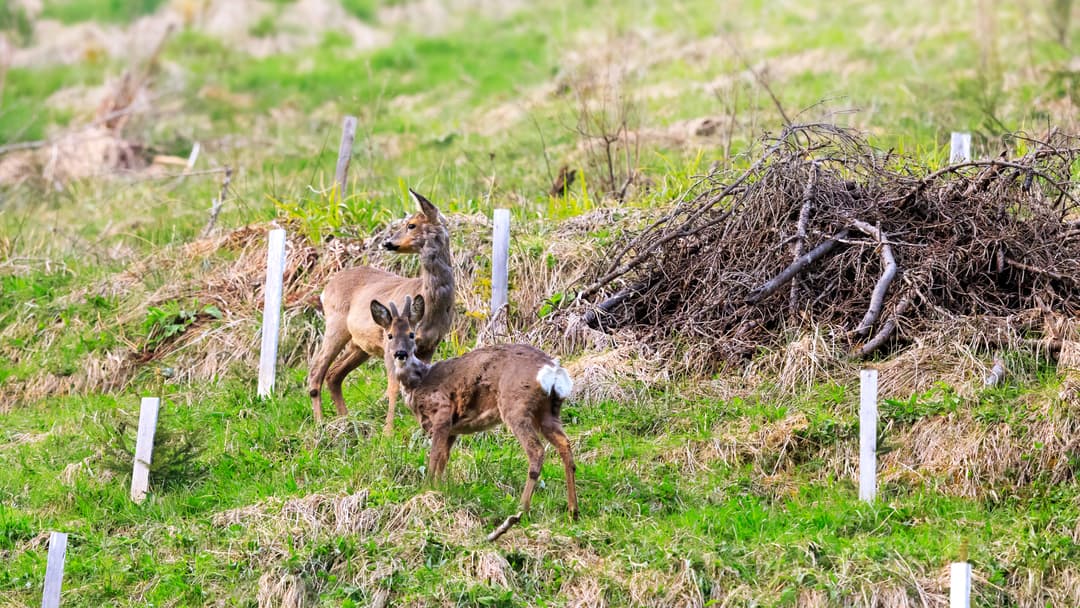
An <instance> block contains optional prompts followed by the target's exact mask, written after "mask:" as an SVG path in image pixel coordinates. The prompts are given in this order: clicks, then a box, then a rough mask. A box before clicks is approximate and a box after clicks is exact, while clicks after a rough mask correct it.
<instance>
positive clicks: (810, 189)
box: [791, 163, 821, 310]
mask: <svg viewBox="0 0 1080 608" xmlns="http://www.w3.org/2000/svg"><path fill="white" fill-rule="evenodd" d="M820 172H821V169H820V168H819V167H818V164H817V163H811V164H810V177H809V178H808V179H807V180H806V189H805V190H803V197H802V208H801V209H800V210H799V224H798V226H797V228H796V230H795V243H794V244H793V245H792V246H791V257H792V259H795V260H797V259H799V258H800V257H802V254H803V249H804V248H805V247H806V229H807V226H809V225H810V211H811V208H812V206H813V204H814V194H815V192H814V190H815V189H816V188H817V180H818V174H819V173H820ZM798 305H799V279H798V277H796V278H795V279H794V280H792V282H791V309H792V310H794V309H795V308H796V307H797V306H798Z"/></svg>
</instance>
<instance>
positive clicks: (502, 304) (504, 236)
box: [491, 209, 510, 335]
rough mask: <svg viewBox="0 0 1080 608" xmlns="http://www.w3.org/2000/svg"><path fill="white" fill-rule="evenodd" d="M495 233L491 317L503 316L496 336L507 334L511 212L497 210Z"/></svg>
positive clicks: (496, 329)
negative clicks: (506, 317)
mask: <svg viewBox="0 0 1080 608" xmlns="http://www.w3.org/2000/svg"><path fill="white" fill-rule="evenodd" d="M494 223H495V233H494V235H493V238H492V252H491V317H492V319H497V318H498V317H499V315H503V316H504V318H503V321H502V322H501V323H499V326H500V327H496V328H495V332H494V333H495V334H496V335H499V334H502V333H505V331H500V330H505V327H506V322H505V315H506V310H505V308H506V304H507V302H508V299H509V297H508V291H509V283H510V279H509V260H510V210H509V209H496V210H495V217H494Z"/></svg>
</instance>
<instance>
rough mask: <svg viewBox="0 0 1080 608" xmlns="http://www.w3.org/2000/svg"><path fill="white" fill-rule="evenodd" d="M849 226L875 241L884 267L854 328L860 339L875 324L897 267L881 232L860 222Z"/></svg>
mask: <svg viewBox="0 0 1080 608" xmlns="http://www.w3.org/2000/svg"><path fill="white" fill-rule="evenodd" d="M851 225H852V226H855V228H857V229H859V230H860V231H861V232H862V233H863V234H865V235H867V236H872V237H874V238H875V239H876V240H877V242H878V244H879V245H880V246H881V262H882V265H884V266H885V268H884V270H882V271H881V278H880V279H878V282H877V285H875V286H874V293H873V294H871V296H870V307H869V308H868V309H867V310H866V315H864V316H863V318H862V321H860V322H859V326H858V327H856V328H855V335H856V336H859V337H862V336H865V335H866V334H868V333H870V328H871V327H873V326H874V324H875V323H877V320H878V317H880V316H881V307H882V306H883V305H884V304H885V293H886V292H888V291H889V285H891V284H892V282H893V279H894V278H895V277H896V269H897V266H896V258H895V257H893V252H892V247H891V246H890V245H889V242H888V241H887V240H885V235H883V234H881V230H879V229H878V228H876V227H874V226H871V225H870V224H867V223H866V222H863V221H860V220H852V222H851Z"/></svg>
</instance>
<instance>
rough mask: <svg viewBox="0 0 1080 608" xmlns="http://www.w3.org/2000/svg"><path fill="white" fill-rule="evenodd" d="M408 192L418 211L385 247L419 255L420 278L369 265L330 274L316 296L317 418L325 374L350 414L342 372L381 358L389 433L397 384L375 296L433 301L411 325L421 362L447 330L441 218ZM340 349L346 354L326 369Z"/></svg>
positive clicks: (313, 389) (449, 309) (450, 292)
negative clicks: (375, 316)
mask: <svg viewBox="0 0 1080 608" xmlns="http://www.w3.org/2000/svg"><path fill="white" fill-rule="evenodd" d="M409 194H411V195H412V197H413V199H414V200H416V203H417V205H419V208H420V210H419V211H418V212H417V213H415V214H413V215H411V216H409V217H408V218H407V219H406V220H405V223H404V224H402V227H401V229H400V230H398V232H397V233H395V234H393V235H392V236H390V237H389V238H388V239H386V241H385V242H384V243H383V246H384V247H385V248H386V249H389V250H390V251H394V252H396V253H416V254H420V276H419V277H417V278H414V279H410V278H405V277H402V276H398V275H396V274H393V273H391V272H386V271H385V270H379V269H377V268H371V267H368V266H362V267H359V268H349V269H346V270H342V271H340V272H338V273H336V274H335V275H334V276H332V277H330V280H329V281H328V282H327V284H326V289H324V290H323V293H322V295H321V296H319V301H320V302H321V303H322V307H323V311H324V313H325V315H326V334H325V336H324V337H323V342H322V345H321V346H320V347H319V351H318V352H317V353H316V354H315V358H314V359H312V362H311V366H310V368H309V372H308V394H309V395H311V407H312V409H313V411H314V414H315V421H316V422H321V421H322V384H323V379H324V378H325V379H326V383H327V385H328V386H329V388H330V397H331V399H333V401H334V405H335V406H337V412H338V414H339V415H341V416H344V415H345V414H346V413H348V410H347V408H346V407H345V398H344V397H343V396H342V394H341V383H342V382H343V381H344V380H345V376H347V375H348V374H349V372H351V371H352V370H354V369H356V367H357V366H359V365H360V364H361V363H363V362H364V361H366V360H367V359H368V358H369V357H373V356H374V357H384V361H385V362H386V372H387V374H386V375H387V387H386V398H387V401H389V408H388V409H387V411H386V426H385V427H384V429H383V431H384V433H385V434H386V435H390V434H392V433H393V430H394V405H395V402H396V400H397V394H398V382H397V379H396V378H395V377H394V367H393V365H392V364H391V357H390V356H389V351H384V349H383V330H382V328H381V327H379V325H378V324H376V323H375V321H373V320H372V318H371V302H372V301H373V300H374V299H375V298H382V299H386V300H394V299H400V298H403V297H405V296H406V295H407V294H408V295H411V294H414V293H421V294H423V295H424V297H425V298H427V299H428V301H429V302H431V309H432V310H431V314H430V315H428V317H427V318H426V319H425V320H424V323H423V324H422V325H419V326H417V327H416V328H415V331H416V356H417V357H419V358H420V359H421V360H422V361H426V362H430V361H431V358H432V356H433V355H434V354H435V348H436V347H437V346H438V345H439V342H440V341H441V340H442V338H443V336H444V335H446V332H447V331H448V330H449V329H450V322H451V320H452V319H453V315H454V272H453V268H452V267H451V263H450V234H449V233H448V232H447V231H446V226H445V220H444V219H443V217H442V215H441V214H440V213H439V210H438V209H436V208H435V205H433V204H431V201H429V200H428V199H426V198H424V197H423V196H421V195H419V194H417V193H416V192H414V191H413V190H412V189H411V188H410V189H409ZM342 350H344V351H345V354H344V355H343V356H342V357H341V358H340V359H338V360H337V362H336V363H334V365H333V367H330V363H331V362H332V361H333V360H334V358H335V357H337V355H338V353H340V352H341V351H342ZM384 353H385V354H384ZM328 368H329V370H330V371H329V374H328V373H327V369H328Z"/></svg>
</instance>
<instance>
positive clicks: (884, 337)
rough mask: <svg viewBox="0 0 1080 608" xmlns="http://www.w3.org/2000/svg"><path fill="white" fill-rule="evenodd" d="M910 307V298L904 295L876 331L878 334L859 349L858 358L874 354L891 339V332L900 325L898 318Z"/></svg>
mask: <svg viewBox="0 0 1080 608" xmlns="http://www.w3.org/2000/svg"><path fill="white" fill-rule="evenodd" d="M910 307H911V296H910V295H905V296H904V297H903V298H901V299H900V301H899V302H898V303H897V304H896V308H895V309H894V310H893V314H892V316H891V317H889V320H888V321H886V322H885V324H884V325H882V326H881V329H880V330H878V333H877V334H876V335H875V336H874V337H873V338H871V339H870V341H869V342H867V343H866V344H864V345H863V347H862V348H860V349H859V356H860V357H862V358H864V359H865V358H866V357H869V356H870V355H872V354H874V351H876V350H877V349H879V348H881V347H882V346H883V345H884V344H885V342H887V341H888V340H889V338H891V337H892V335H893V332H894V331H896V327H897V325H899V323H900V317H902V316H903V315H904V313H906V312H907V309H908V308H910Z"/></svg>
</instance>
